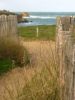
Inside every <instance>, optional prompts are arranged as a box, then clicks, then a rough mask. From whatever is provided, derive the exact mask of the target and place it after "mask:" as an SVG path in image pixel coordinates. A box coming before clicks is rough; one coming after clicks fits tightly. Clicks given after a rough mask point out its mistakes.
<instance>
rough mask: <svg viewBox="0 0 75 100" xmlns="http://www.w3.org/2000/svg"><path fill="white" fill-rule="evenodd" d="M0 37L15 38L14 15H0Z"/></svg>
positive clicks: (15, 19)
mask: <svg viewBox="0 0 75 100" xmlns="http://www.w3.org/2000/svg"><path fill="white" fill-rule="evenodd" d="M0 36H7V37H8V36H11V37H16V36H17V16H16V15H8V16H7V15H0Z"/></svg>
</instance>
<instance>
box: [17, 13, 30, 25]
mask: <svg viewBox="0 0 75 100" xmlns="http://www.w3.org/2000/svg"><path fill="white" fill-rule="evenodd" d="M28 16H29V14H28V13H27V12H22V13H20V14H19V15H17V20H18V23H21V22H28V20H27V19H26V18H23V17H28Z"/></svg>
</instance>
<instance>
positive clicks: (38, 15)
mask: <svg viewBox="0 0 75 100" xmlns="http://www.w3.org/2000/svg"><path fill="white" fill-rule="evenodd" d="M28 13H29V17H24V18H26V19H27V20H28V21H29V22H28V23H20V24H19V26H37V25H56V17H57V16H75V12H28Z"/></svg>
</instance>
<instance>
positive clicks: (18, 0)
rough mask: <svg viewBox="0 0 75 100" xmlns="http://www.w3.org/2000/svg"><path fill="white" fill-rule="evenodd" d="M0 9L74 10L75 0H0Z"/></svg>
mask: <svg viewBox="0 0 75 100" xmlns="http://www.w3.org/2000/svg"><path fill="white" fill-rule="evenodd" d="M0 10H9V11H27V12H28V11H34V12H35V11H36V12H38V11H40V12H75V0H0Z"/></svg>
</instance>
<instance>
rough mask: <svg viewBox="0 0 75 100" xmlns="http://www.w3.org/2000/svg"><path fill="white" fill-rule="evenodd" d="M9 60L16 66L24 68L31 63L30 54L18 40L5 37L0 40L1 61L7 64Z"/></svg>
mask: <svg viewBox="0 0 75 100" xmlns="http://www.w3.org/2000/svg"><path fill="white" fill-rule="evenodd" d="M7 59H9V61H10V62H12V64H14V65H16V66H24V65H25V64H27V63H28V62H29V56H28V52H27V50H26V48H24V47H23V46H22V45H21V44H20V42H19V41H18V40H15V39H12V38H4V37H3V38H0V61H2V60H3V61H5V62H6V60H7ZM9 65H10V64H9ZM0 66H2V65H0ZM6 67H7V66H6Z"/></svg>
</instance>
